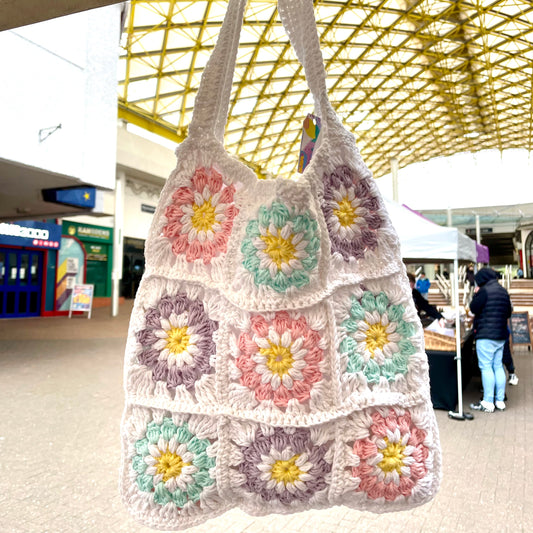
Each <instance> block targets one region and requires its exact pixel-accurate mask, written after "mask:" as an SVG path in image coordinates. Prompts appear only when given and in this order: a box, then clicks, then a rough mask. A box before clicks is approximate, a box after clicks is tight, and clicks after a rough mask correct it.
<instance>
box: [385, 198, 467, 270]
mask: <svg viewBox="0 0 533 533" xmlns="http://www.w3.org/2000/svg"><path fill="white" fill-rule="evenodd" d="M385 205H386V208H387V211H388V212H389V215H390V218H391V221H392V225H393V226H394V228H395V229H396V232H397V233H398V236H399V238H400V244H401V250H402V258H403V259H405V260H411V261H412V260H420V261H424V260H429V261H433V260H436V261H442V262H446V261H452V262H453V261H454V260H455V259H458V260H464V261H472V262H473V263H475V262H476V260H477V250H476V241H474V240H472V239H471V238H470V237H467V236H466V235H464V234H462V233H461V232H460V231H459V230H458V229H457V228H448V227H443V226H439V225H438V224H435V223H434V222H431V220H428V219H427V218H425V217H423V216H422V215H420V214H418V213H416V212H415V211H412V210H411V209H409V208H408V207H405V206H403V205H400V204H398V203H396V202H392V201H390V200H385Z"/></svg>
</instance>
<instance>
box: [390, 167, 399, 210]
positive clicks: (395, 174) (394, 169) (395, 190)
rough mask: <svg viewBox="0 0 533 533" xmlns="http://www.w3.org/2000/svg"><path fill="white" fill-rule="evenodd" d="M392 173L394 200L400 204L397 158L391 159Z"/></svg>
mask: <svg viewBox="0 0 533 533" xmlns="http://www.w3.org/2000/svg"><path fill="white" fill-rule="evenodd" d="M390 171H391V176H392V199H393V200H394V201H395V202H398V201H399V200H398V198H399V196H398V160H397V159H396V158H395V157H391V158H390Z"/></svg>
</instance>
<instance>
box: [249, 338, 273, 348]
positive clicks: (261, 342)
mask: <svg viewBox="0 0 533 533" xmlns="http://www.w3.org/2000/svg"><path fill="white" fill-rule="evenodd" d="M253 341H254V342H255V343H256V344H257V346H259V348H264V349H268V348H270V342H268V339H265V337H259V335H254V337H253Z"/></svg>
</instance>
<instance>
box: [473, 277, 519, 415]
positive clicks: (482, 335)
mask: <svg viewBox="0 0 533 533" xmlns="http://www.w3.org/2000/svg"><path fill="white" fill-rule="evenodd" d="M475 279H476V283H477V287H476V292H475V294H474V297H473V299H472V301H471V302H470V311H471V312H472V313H473V314H474V315H475V316H474V333H475V337H476V351H477V358H478V364H479V369H480V370H481V381H482V382H483V400H481V401H480V402H479V403H477V404H473V403H472V404H470V408H471V409H474V410H476V411H485V412H487V413H492V412H493V411H494V408H495V407H496V409H498V410H500V411H503V410H504V409H505V402H504V399H505V381H506V377H505V370H504V369H503V364H502V357H503V347H504V345H505V341H506V340H507V338H508V337H509V332H508V330H507V319H508V318H509V317H510V316H511V312H512V309H513V308H512V305H511V299H510V298H509V293H508V292H507V291H506V290H505V289H504V288H503V287H502V286H501V285H500V284H499V283H498V274H497V273H496V272H495V271H494V270H492V269H491V268H482V269H481V270H480V271H479V272H478V273H477V274H476V275H475ZM495 388H496V398H494V389H495ZM495 400H496V401H495Z"/></svg>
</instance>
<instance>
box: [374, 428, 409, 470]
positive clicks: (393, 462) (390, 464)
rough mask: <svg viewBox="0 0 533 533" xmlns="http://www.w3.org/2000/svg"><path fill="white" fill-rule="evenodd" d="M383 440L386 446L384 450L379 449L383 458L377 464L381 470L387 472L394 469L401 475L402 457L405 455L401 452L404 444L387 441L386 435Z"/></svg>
mask: <svg viewBox="0 0 533 533" xmlns="http://www.w3.org/2000/svg"><path fill="white" fill-rule="evenodd" d="M384 440H385V442H386V443H387V447H386V448H385V449H384V450H381V453H382V454H383V459H382V460H381V461H380V462H379V463H378V466H379V468H381V470H383V472H386V473H389V472H392V471H393V470H396V472H398V474H400V475H401V473H402V471H401V468H402V466H403V458H404V457H405V456H404V454H403V451H404V450H405V446H402V445H401V444H399V443H398V442H389V439H387V437H385V439H384Z"/></svg>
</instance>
